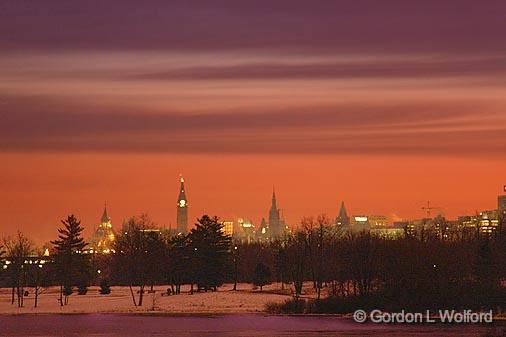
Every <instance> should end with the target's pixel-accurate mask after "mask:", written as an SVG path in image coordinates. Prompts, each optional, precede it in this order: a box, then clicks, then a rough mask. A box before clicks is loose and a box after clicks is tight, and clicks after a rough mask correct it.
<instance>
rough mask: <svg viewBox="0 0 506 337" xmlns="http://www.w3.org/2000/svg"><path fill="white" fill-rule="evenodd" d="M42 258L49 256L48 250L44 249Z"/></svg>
mask: <svg viewBox="0 0 506 337" xmlns="http://www.w3.org/2000/svg"><path fill="white" fill-rule="evenodd" d="M44 256H49V248H46V250H44Z"/></svg>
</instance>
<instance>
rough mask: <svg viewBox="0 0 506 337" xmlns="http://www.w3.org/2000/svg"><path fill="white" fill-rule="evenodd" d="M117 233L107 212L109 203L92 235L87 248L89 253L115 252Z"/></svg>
mask: <svg viewBox="0 0 506 337" xmlns="http://www.w3.org/2000/svg"><path fill="white" fill-rule="evenodd" d="M114 240H115V234H114V230H113V228H112V222H111V218H110V217H109V215H108V214H107V205H105V206H104V212H103V213H102V218H101V219H100V224H99V225H98V228H97V230H96V231H95V233H94V234H93V236H92V237H91V240H90V243H89V245H88V248H87V252H88V253H100V254H109V253H113V252H114Z"/></svg>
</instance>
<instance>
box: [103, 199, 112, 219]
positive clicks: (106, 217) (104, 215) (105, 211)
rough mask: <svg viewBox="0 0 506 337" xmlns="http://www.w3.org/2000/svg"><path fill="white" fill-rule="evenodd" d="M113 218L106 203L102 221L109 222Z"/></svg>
mask: <svg viewBox="0 0 506 337" xmlns="http://www.w3.org/2000/svg"><path fill="white" fill-rule="evenodd" d="M110 220H111V218H109V215H108V214H107V203H104V213H102V219H101V221H102V223H108V222H109V221H110Z"/></svg>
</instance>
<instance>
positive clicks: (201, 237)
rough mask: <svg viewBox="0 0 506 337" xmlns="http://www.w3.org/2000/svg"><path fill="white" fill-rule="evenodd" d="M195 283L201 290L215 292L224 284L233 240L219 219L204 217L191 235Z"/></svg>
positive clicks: (198, 221) (191, 257) (199, 220)
mask: <svg viewBox="0 0 506 337" xmlns="http://www.w3.org/2000/svg"><path fill="white" fill-rule="evenodd" d="M189 240H190V255H191V256H190V260H191V261H192V263H191V266H192V269H193V270H192V276H193V282H194V283H196V284H197V286H198V288H199V289H204V290H209V289H212V290H215V291H216V289H217V287H219V286H221V285H222V284H223V281H224V278H225V275H226V272H227V269H228V268H227V267H228V264H229V263H230V246H231V241H232V240H231V238H230V236H229V235H225V234H224V232H223V225H222V224H221V223H220V221H219V219H218V218H217V217H212V218H211V217H209V216H208V215H204V216H202V218H200V219H198V220H197V223H196V224H195V228H193V229H192V230H191V232H190V234H189Z"/></svg>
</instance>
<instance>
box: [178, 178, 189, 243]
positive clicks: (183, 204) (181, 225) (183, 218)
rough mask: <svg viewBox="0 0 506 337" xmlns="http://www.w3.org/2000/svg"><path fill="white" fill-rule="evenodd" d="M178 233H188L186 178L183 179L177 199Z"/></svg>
mask: <svg viewBox="0 0 506 337" xmlns="http://www.w3.org/2000/svg"><path fill="white" fill-rule="evenodd" d="M176 223H177V233H183V234H185V233H186V232H187V231H188V199H187V198H186V193H185V189H184V178H183V177H181V187H180V188H179V197H178V198H177V219H176Z"/></svg>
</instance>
